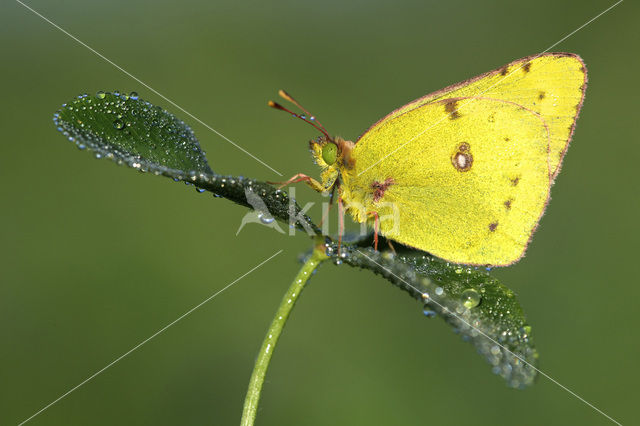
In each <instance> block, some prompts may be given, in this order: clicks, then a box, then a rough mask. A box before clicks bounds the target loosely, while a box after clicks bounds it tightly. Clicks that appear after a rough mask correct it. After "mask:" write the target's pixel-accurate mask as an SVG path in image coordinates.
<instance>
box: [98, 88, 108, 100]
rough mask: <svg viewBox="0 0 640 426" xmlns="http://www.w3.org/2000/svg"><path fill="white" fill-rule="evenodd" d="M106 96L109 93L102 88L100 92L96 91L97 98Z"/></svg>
mask: <svg viewBox="0 0 640 426" xmlns="http://www.w3.org/2000/svg"><path fill="white" fill-rule="evenodd" d="M106 96H107V95H106V94H105V93H104V92H103V91H102V90H100V91H99V92H98V93H96V98H98V99H104V98H105V97H106Z"/></svg>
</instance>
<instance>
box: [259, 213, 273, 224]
mask: <svg viewBox="0 0 640 426" xmlns="http://www.w3.org/2000/svg"><path fill="white" fill-rule="evenodd" d="M274 220H275V219H274V218H273V216H269V215H263V216H261V217H260V222H262V223H264V224H265V225H268V224H270V223H273V221H274Z"/></svg>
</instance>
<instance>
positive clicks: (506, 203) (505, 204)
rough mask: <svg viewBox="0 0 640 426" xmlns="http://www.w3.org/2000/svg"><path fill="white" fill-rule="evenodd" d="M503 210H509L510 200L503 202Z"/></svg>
mask: <svg viewBox="0 0 640 426" xmlns="http://www.w3.org/2000/svg"><path fill="white" fill-rule="evenodd" d="M504 208H505V209H507V210H511V200H507V201H505V202H504Z"/></svg>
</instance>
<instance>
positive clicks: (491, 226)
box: [489, 222, 498, 232]
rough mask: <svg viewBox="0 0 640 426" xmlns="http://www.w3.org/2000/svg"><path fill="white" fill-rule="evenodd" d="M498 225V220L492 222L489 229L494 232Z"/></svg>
mask: <svg viewBox="0 0 640 426" xmlns="http://www.w3.org/2000/svg"><path fill="white" fill-rule="evenodd" d="M497 227H498V222H493V223H490V224H489V231H491V232H495V230H496V228H497Z"/></svg>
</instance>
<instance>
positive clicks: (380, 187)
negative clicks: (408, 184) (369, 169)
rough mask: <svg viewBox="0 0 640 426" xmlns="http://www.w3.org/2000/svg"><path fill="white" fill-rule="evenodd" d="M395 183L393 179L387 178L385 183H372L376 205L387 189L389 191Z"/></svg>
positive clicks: (375, 181)
mask: <svg viewBox="0 0 640 426" xmlns="http://www.w3.org/2000/svg"><path fill="white" fill-rule="evenodd" d="M394 183H395V182H394V181H393V178H386V179H385V180H384V182H378V181H377V180H374V181H373V182H371V189H373V201H374V202H375V203H377V202H378V201H380V199H381V198H382V196H383V195H384V193H385V192H386V191H387V189H389V187H390V186H391V185H393V184H394Z"/></svg>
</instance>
